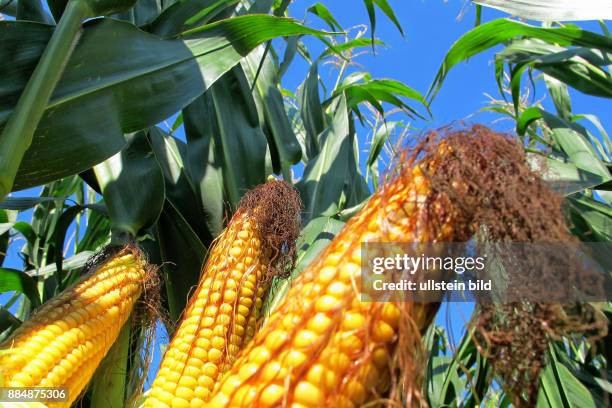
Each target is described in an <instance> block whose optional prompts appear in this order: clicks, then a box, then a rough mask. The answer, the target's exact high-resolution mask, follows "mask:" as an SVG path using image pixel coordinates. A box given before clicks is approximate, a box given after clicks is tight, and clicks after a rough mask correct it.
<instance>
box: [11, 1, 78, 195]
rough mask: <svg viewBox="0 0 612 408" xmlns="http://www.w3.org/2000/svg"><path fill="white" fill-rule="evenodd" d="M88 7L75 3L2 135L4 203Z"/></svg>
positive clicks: (64, 17) (67, 7)
mask: <svg viewBox="0 0 612 408" xmlns="http://www.w3.org/2000/svg"><path fill="white" fill-rule="evenodd" d="M89 10H90V9H89V7H88V6H87V4H86V3H85V2H83V1H81V0H71V1H69V2H68V5H67V6H66V10H65V12H64V14H63V15H62V18H61V19H60V22H59V24H58V25H57V27H56V29H55V31H54V32H53V35H52V36H51V40H50V41H49V44H47V47H46V48H45V51H44V52H43V55H42V57H41V58H40V61H39V62H38V65H37V66H36V69H35V70H34V73H33V74H32V76H31V77H30V80H29V81H28V83H27V85H26V87H25V89H24V90H23V93H22V94H21V96H20V98H19V101H18V102H17V106H15V109H14V110H13V113H12V114H11V116H10V118H9V120H8V122H7V124H6V127H5V128H4V131H3V132H2V134H1V135H0V200H1V199H3V198H4V197H5V196H6V195H7V194H8V193H9V192H10V191H11V189H12V187H13V183H14V181H15V176H16V175H17V171H18V170H19V165H20V164H21V160H22V159H23V156H24V154H25V152H26V150H27V149H28V148H29V147H30V145H31V144H32V138H33V136H34V132H35V131H36V127H37V126H38V123H39V122H40V119H41V118H42V115H43V113H44V111H45V108H46V106H47V103H48V102H49V99H50V98H51V93H52V92H53V90H54V89H55V85H56V84H57V82H58V81H59V79H60V77H61V75H62V72H63V70H64V67H65V66H66V62H67V61H68V58H69V57H70V54H71V53H72V50H73V49H74V45H75V44H76V41H77V40H78V37H79V34H80V30H81V23H82V22H83V20H84V19H85V18H87V17H89V14H90V11H89Z"/></svg>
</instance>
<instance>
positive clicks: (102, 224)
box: [62, 211, 111, 269]
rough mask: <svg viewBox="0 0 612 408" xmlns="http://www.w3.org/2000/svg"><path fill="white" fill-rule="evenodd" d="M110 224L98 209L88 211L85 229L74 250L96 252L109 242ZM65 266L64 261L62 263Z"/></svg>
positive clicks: (77, 251)
mask: <svg viewBox="0 0 612 408" xmlns="http://www.w3.org/2000/svg"><path fill="white" fill-rule="evenodd" d="M110 230H111V225H110V221H109V219H108V218H107V217H106V216H105V215H103V214H102V213H100V212H98V211H90V212H89V214H88V216H87V229H86V230H85V235H83V238H81V239H80V240H79V242H78V244H77V245H76V247H75V252H76V253H80V252H83V251H86V252H96V251H98V250H99V249H100V248H102V247H103V246H104V245H106V244H108V243H109V242H110ZM62 267H63V268H64V269H65V268H66V261H65V260H64V262H63V263H62Z"/></svg>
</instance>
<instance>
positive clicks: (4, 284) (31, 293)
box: [0, 268, 40, 307]
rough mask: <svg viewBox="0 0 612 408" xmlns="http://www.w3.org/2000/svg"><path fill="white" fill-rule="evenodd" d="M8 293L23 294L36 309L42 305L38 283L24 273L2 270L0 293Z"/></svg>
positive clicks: (7, 269)
mask: <svg viewBox="0 0 612 408" xmlns="http://www.w3.org/2000/svg"><path fill="white" fill-rule="evenodd" d="M6 292H19V293H23V294H24V295H25V296H26V297H27V298H28V299H29V300H30V302H32V305H33V306H34V307H37V306H38V305H40V295H39V293H38V289H37V288H36V281H35V280H34V279H33V278H32V277H31V276H28V275H27V274H25V273H23V272H22V271H18V270H16V269H9V268H0V293H6Z"/></svg>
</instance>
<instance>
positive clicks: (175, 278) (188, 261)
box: [156, 200, 206, 322]
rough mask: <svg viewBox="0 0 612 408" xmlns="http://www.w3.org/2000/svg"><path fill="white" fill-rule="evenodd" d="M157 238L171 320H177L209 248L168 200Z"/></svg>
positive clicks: (195, 282)
mask: <svg viewBox="0 0 612 408" xmlns="http://www.w3.org/2000/svg"><path fill="white" fill-rule="evenodd" d="M156 238H157V241H158V242H159V247H160V253H161V256H162V262H163V264H162V271H163V272H164V282H165V287H166V297H167V302H168V312H169V315H170V318H171V319H172V321H173V322H178V320H179V317H180V316H181V313H183V309H184V308H185V305H186V304H187V299H188V296H189V293H190V291H191V288H192V287H193V286H194V285H196V284H197V282H198V277H199V276H200V271H201V270H202V266H203V265H204V259H205V257H206V247H205V246H204V245H203V244H202V242H201V241H200V240H199V239H198V236H197V235H196V233H195V232H194V231H193V229H191V227H190V226H189V224H188V223H187V221H186V220H185V218H184V217H183V216H182V215H181V214H180V213H179V212H178V211H177V209H176V208H175V207H174V206H173V205H172V203H171V202H169V201H167V200H166V204H165V205H164V209H163V211H162V213H161V216H160V217H159V220H158V222H157V234H156Z"/></svg>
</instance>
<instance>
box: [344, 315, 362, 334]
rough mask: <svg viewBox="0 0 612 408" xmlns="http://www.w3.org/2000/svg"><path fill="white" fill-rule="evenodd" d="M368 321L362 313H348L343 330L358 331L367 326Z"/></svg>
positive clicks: (345, 316)
mask: <svg viewBox="0 0 612 408" xmlns="http://www.w3.org/2000/svg"><path fill="white" fill-rule="evenodd" d="M365 324H366V319H365V317H364V316H363V315H362V314H361V313H355V312H346V313H345V314H344V317H343V320H342V329H344V330H358V329H361V328H363V327H364V326H365Z"/></svg>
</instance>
